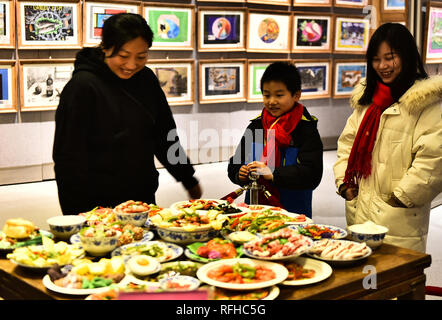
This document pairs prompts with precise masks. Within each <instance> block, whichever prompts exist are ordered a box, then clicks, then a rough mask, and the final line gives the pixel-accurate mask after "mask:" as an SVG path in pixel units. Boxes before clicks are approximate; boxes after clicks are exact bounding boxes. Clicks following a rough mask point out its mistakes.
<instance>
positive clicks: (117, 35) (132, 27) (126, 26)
mask: <svg viewBox="0 0 442 320" xmlns="http://www.w3.org/2000/svg"><path fill="white" fill-rule="evenodd" d="M138 37H141V38H143V39H144V40H146V42H147V44H148V46H149V48H150V47H151V46H152V39H153V32H152V29H151V28H150V27H149V25H148V24H147V22H146V20H145V19H144V18H143V17H142V16H140V15H139V14H135V13H119V14H115V15H113V16H111V17H109V18H108V19H107V20H106V21H105V22H104V24H103V30H102V34H101V49H110V48H114V49H113V51H112V54H111V57H113V56H114V55H116V54H117V53H118V51H120V49H121V47H122V46H123V45H124V44H125V43H126V42H128V41H131V40H133V39H136V38H138Z"/></svg>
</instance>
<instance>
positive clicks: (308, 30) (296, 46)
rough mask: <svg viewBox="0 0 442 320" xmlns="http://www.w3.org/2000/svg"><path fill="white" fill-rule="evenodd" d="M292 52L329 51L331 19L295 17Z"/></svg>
mask: <svg viewBox="0 0 442 320" xmlns="http://www.w3.org/2000/svg"><path fill="white" fill-rule="evenodd" d="M293 23H294V39H293V50H294V51H295V52H297V51H299V52H302V51H325V52H327V51H330V49H331V41H330V29H331V27H330V24H331V17H327V16H325V17H320V16H297V15H295V18H294V22H293Z"/></svg>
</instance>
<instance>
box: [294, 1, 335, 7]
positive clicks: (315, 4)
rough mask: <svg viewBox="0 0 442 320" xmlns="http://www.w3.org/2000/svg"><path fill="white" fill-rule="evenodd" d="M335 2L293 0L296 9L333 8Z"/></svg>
mask: <svg viewBox="0 0 442 320" xmlns="http://www.w3.org/2000/svg"><path fill="white" fill-rule="evenodd" d="M332 1H333V0H293V3H292V6H294V7H310V8H311V7H331V6H332Z"/></svg>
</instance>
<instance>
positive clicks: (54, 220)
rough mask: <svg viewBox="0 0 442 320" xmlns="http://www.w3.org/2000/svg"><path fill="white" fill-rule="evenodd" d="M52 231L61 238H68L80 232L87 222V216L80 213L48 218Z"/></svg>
mask: <svg viewBox="0 0 442 320" xmlns="http://www.w3.org/2000/svg"><path fill="white" fill-rule="evenodd" d="M46 222H47V224H48V225H49V229H50V230H51V233H53V234H54V236H55V237H57V238H58V239H60V240H68V239H69V238H70V237H71V236H72V235H73V234H75V233H77V232H79V231H80V230H81V228H82V227H83V225H84V223H85V222H86V218H85V217H82V216H78V215H66V216H55V217H51V218H49V219H48V220H46Z"/></svg>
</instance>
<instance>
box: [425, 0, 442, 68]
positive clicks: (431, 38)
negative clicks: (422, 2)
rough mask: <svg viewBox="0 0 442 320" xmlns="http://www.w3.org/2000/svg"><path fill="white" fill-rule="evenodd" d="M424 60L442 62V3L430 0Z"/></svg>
mask: <svg viewBox="0 0 442 320" xmlns="http://www.w3.org/2000/svg"><path fill="white" fill-rule="evenodd" d="M425 30H426V32H425V36H424V47H423V50H422V55H423V61H424V63H427V64H433V63H442V37H441V36H440V33H441V32H442V3H440V2H434V1H431V2H430V1H429V2H428V3H427V14H426V21H425Z"/></svg>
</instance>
